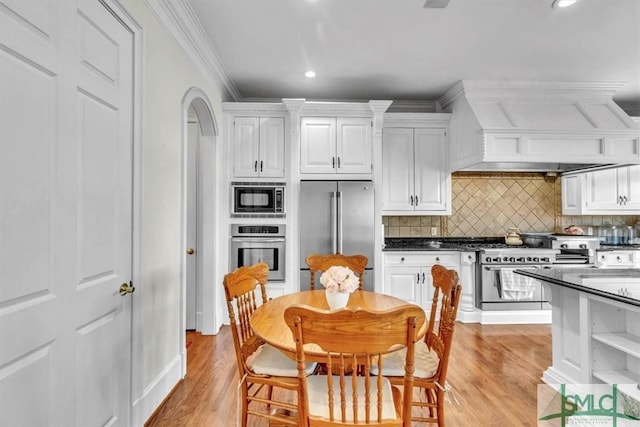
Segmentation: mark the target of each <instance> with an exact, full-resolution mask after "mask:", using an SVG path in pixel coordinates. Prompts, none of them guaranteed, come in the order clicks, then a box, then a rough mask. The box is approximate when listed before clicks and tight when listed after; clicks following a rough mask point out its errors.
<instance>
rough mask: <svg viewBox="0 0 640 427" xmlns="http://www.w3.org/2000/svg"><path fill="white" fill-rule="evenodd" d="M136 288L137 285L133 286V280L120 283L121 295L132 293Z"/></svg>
mask: <svg viewBox="0 0 640 427" xmlns="http://www.w3.org/2000/svg"><path fill="white" fill-rule="evenodd" d="M135 290H136V287H135V286H131V282H129V284H126V283H123V284H122V285H120V295H122V296H124V295H126V294H132V293H133V291H135Z"/></svg>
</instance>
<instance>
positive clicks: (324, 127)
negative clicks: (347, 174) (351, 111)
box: [300, 117, 337, 173]
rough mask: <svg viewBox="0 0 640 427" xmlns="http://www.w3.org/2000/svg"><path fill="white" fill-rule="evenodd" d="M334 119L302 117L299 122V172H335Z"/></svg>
mask: <svg viewBox="0 0 640 427" xmlns="http://www.w3.org/2000/svg"><path fill="white" fill-rule="evenodd" d="M336 157H337V156H336V119H335V118H332V117H303V118H302V119H301V122H300V173H336V168H337V158H336Z"/></svg>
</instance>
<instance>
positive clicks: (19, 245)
mask: <svg viewBox="0 0 640 427" xmlns="http://www.w3.org/2000/svg"><path fill="white" fill-rule="evenodd" d="M132 41H133V39H132V34H131V32H130V31H128V30H127V29H126V28H125V27H124V26H123V25H122V24H121V23H120V22H119V21H118V20H117V19H115V18H114V16H113V15H112V14H111V13H110V12H109V11H108V10H107V9H105V7H104V6H102V5H100V3H98V2H81V1H78V2H73V1H65V2H59V1H55V0H52V1H49V2H46V1H22V2H15V1H8V2H2V5H1V7H0V45H2V46H4V47H5V48H3V49H0V76H1V78H0V93H1V96H0V151H1V152H2V155H1V156H0V162H1V165H0V171H1V174H2V175H0V236H1V239H0V255H1V256H0V263H1V264H0V275H1V277H0V425H3V426H4V425H7V426H22V425H24V426H62V425H64V426H87V425H111V426H117V425H128V424H129V418H130V416H129V410H130V402H131V399H130V375H131V370H130V351H131V347H130V346H131V323H130V322H131V296H128V295H127V296H124V297H123V296H121V295H120V294H119V288H120V285H121V284H122V283H128V282H129V280H131V256H132V255H131V254H132V250H131V237H132V200H131V196H132V180H131V177H132V163H131V162H132V102H133V101H132V99H133V97H132V93H133V89H132V84H133V80H132V74H133V67H132V60H133V44H132Z"/></svg>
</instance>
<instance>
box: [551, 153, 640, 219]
mask: <svg viewBox="0 0 640 427" xmlns="http://www.w3.org/2000/svg"><path fill="white" fill-rule="evenodd" d="M638 212H640V165H635V166H624V167H618V168H611V169H599V170H594V171H590V172H584V173H576V174H569V175H563V177H562V213H563V214H564V215H607V214H622V215H624V214H629V215H631V214H637V213H638Z"/></svg>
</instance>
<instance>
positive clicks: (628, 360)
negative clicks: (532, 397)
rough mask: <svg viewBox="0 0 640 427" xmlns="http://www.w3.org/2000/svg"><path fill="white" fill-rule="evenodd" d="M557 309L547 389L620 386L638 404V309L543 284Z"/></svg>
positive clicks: (639, 321) (639, 364)
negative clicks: (566, 386)
mask: <svg viewBox="0 0 640 427" xmlns="http://www.w3.org/2000/svg"><path fill="white" fill-rule="evenodd" d="M545 293H547V294H548V295H551V304H552V306H553V323H552V349H553V365H552V366H550V367H549V368H548V369H547V370H546V371H545V372H544V374H543V377H542V378H543V380H544V381H545V382H546V383H549V384H569V383H573V384H598V383H605V384H617V385H618V387H619V389H620V390H621V391H623V392H624V393H627V394H629V395H631V396H633V397H634V398H635V399H637V400H640V390H638V388H637V387H636V384H638V383H639V382H640V307H638V306H635V305H632V304H627V303H623V302H619V301H614V300H611V299H608V298H603V297H601V296H598V295H593V294H590V293H587V292H584V291H579V290H575V289H571V288H565V287H562V286H559V285H553V284H551V285H550V284H545Z"/></svg>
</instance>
